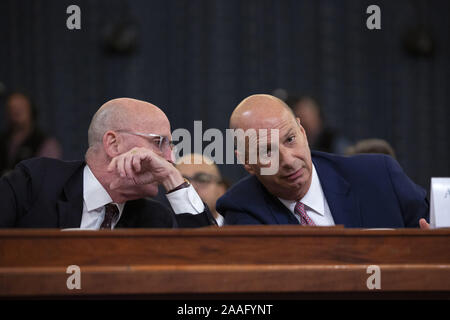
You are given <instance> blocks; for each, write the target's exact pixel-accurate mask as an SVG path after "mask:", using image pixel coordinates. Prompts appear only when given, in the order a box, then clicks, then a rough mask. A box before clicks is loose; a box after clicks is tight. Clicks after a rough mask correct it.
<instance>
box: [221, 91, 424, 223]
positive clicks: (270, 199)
mask: <svg viewBox="0 0 450 320" xmlns="http://www.w3.org/2000/svg"><path fill="white" fill-rule="evenodd" d="M230 127H231V128H232V129H242V130H244V131H246V130H249V129H255V130H257V131H258V132H259V130H260V129H264V130H266V132H271V131H272V130H277V132H278V136H279V141H278V142H277V143H275V145H270V148H269V149H270V150H272V152H279V155H278V157H277V158H278V159H279V163H278V171H277V172H276V173H275V174H263V173H262V172H263V171H262V170H261V169H262V168H264V167H267V166H268V164H267V163H262V162H261V161H259V159H258V161H257V162H256V163H250V162H249V161H248V160H249V159H250V157H248V156H247V155H242V154H241V155H239V152H240V151H239V150H237V151H236V153H237V156H238V158H240V159H245V160H244V162H245V163H244V166H245V169H246V170H247V171H248V172H249V173H250V176H248V177H246V178H244V179H242V180H241V181H239V182H238V183H237V184H235V185H234V186H233V187H232V188H231V189H230V190H228V192H227V193H226V194H225V195H224V196H223V197H221V198H220V199H219V200H218V201H217V206H216V208H217V210H218V212H220V213H221V214H222V215H224V217H225V222H226V224H301V225H312V226H333V225H344V226H345V227H353V228H404V227H418V226H419V220H421V219H422V220H421V222H420V224H421V225H423V227H426V226H427V224H426V221H425V219H424V218H428V214H429V213H428V210H429V209H428V208H429V207H428V201H427V199H426V192H425V190H423V189H422V188H420V187H419V186H417V185H416V184H414V183H413V182H412V181H411V180H410V179H409V178H408V177H407V176H406V174H405V173H404V172H403V171H402V169H401V168H400V166H399V165H398V163H397V162H396V161H395V160H394V159H392V158H391V157H388V156H385V155H358V156H354V157H343V156H338V155H334V154H329V153H323V152H315V151H313V152H311V151H310V149H309V146H308V140H307V137H306V133H305V130H304V129H303V127H302V126H301V119H299V118H295V116H294V115H293V113H292V111H291V109H290V108H289V107H288V106H287V105H286V104H285V103H284V102H283V101H281V100H279V99H278V98H275V97H273V96H270V95H264V94H258V95H253V96H250V97H248V98H246V99H244V100H243V101H242V102H241V103H240V104H239V105H238V106H237V107H236V109H235V110H234V112H233V114H232V115H231V119H230ZM269 135H270V134H268V135H267V136H266V137H263V136H258V137H257V141H249V143H250V145H253V146H255V145H258V147H259V148H261V145H262V144H264V143H266V142H265V140H266V139H265V138H267V139H268V138H269ZM246 152H248V149H246Z"/></svg>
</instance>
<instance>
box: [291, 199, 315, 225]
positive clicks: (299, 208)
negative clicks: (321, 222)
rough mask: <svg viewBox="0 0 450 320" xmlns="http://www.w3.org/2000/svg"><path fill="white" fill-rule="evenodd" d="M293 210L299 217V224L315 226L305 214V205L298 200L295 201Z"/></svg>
mask: <svg viewBox="0 0 450 320" xmlns="http://www.w3.org/2000/svg"><path fill="white" fill-rule="evenodd" d="M294 212H295V213H296V214H297V215H298V216H299V217H300V224H301V225H302V226H315V225H316V224H315V223H314V221H312V219H311V218H310V217H309V216H308V215H307V214H306V210H305V205H304V204H303V203H301V202H300V201H297V204H296V205H295V209H294Z"/></svg>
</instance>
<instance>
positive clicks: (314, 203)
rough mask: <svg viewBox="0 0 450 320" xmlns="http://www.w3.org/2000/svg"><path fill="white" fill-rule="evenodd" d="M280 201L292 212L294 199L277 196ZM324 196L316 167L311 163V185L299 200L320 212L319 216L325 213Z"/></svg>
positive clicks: (294, 203)
mask: <svg viewBox="0 0 450 320" xmlns="http://www.w3.org/2000/svg"><path fill="white" fill-rule="evenodd" d="M278 199H279V200H280V201H281V203H283V204H284V205H285V206H286V207H287V208H288V209H289V210H290V211H291V212H294V209H295V205H296V203H297V201H295V200H285V199H281V198H278ZM324 199H325V196H324V194H323V190H322V186H321V184H320V180H319V176H318V175H317V171H316V167H315V166H314V164H312V178H311V186H310V187H309V189H308V191H307V192H306V194H305V196H304V197H303V198H301V199H300V201H301V202H302V203H303V204H304V205H305V206H307V207H308V208H310V209H311V210H313V211H314V212H316V213H318V214H320V215H321V216H323V215H325V204H324Z"/></svg>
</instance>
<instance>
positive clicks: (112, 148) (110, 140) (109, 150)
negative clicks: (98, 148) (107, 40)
mask: <svg viewBox="0 0 450 320" xmlns="http://www.w3.org/2000/svg"><path fill="white" fill-rule="evenodd" d="M119 142H120V138H119V136H118V135H117V133H116V132H114V131H111V130H109V131H106V132H105V134H104V135H103V149H105V152H106V154H107V155H108V156H109V157H110V158H114V157H116V156H118V155H119V154H120V152H119Z"/></svg>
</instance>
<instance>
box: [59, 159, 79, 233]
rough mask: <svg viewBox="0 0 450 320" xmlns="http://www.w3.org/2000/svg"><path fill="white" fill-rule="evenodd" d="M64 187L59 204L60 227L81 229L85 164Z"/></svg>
mask: <svg viewBox="0 0 450 320" xmlns="http://www.w3.org/2000/svg"><path fill="white" fill-rule="evenodd" d="M81 164H82V165H81V166H80V168H79V169H78V170H77V171H76V172H75V173H74V174H73V175H72V177H71V178H70V179H69V180H68V181H67V183H66V185H65V186H64V192H63V195H62V196H61V199H60V200H59V201H58V202H57V210H58V217H59V225H58V227H59V228H61V229H64V228H79V227H80V225H81V217H82V214H83V169H84V163H81Z"/></svg>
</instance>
